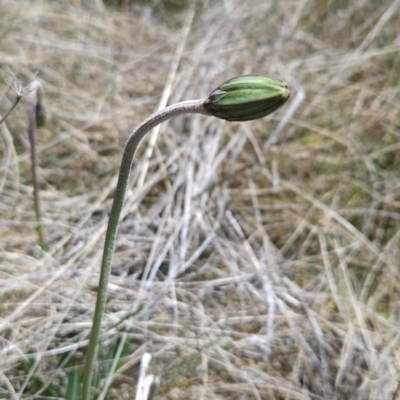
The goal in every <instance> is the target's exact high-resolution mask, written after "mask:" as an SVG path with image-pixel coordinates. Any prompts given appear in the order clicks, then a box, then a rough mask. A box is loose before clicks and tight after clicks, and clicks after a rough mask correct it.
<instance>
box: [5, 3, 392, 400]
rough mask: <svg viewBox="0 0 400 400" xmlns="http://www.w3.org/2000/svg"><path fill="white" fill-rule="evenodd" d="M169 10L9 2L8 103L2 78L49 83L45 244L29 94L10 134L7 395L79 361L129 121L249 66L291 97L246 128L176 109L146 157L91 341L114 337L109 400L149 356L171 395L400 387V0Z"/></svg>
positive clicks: (29, 392) (253, 395)
mask: <svg viewBox="0 0 400 400" xmlns="http://www.w3.org/2000/svg"><path fill="white" fill-rule="evenodd" d="M169 3H171V2H169ZM169 3H168V2H162V1H158V2H153V4H156V5H154V7H151V6H149V5H146V4H145V3H144V2H139V3H137V2H135V3H134V6H133V7H132V12H130V13H128V12H127V11H125V12H118V11H107V12H104V13H96V12H94V11H88V10H86V9H85V8H84V7H78V6H74V5H73V4H70V3H68V2H67V1H57V2H56V1H51V2H46V1H37V2H23V1H14V0H2V1H1V3H0V15H1V17H0V78H1V82H3V83H0V114H3V113H4V112H5V111H6V110H7V108H8V107H9V106H10V105H11V103H12V101H13V96H14V95H13V93H12V91H11V90H10V88H9V87H8V86H7V85H6V84H5V82H4V78H9V77H10V70H11V71H12V72H13V73H14V74H15V75H17V76H18V77H19V78H20V79H23V80H25V81H28V80H30V78H31V77H32V74H33V73H34V72H37V71H38V72H39V77H40V79H41V81H42V82H43V85H44V88H45V96H46V105H47V111H48V120H47V124H46V126H45V127H44V128H43V129H41V130H39V132H38V133H39V143H38V151H39V159H40V172H39V174H40V184H41V199H42V212H43V221H44V226H45V235H46V240H47V243H48V244H49V246H50V253H49V254H43V253H41V251H40V249H39V248H38V245H37V238H36V231H35V222H34V221H35V218H34V208H33V198H32V186H31V181H30V179H31V178H30V177H31V173H30V161H29V148H28V147H27V138H26V123H27V122H26V111H25V107H26V103H24V101H21V103H20V105H19V106H18V107H17V109H16V110H14V112H13V113H12V114H11V115H10V117H9V118H8V120H7V121H6V124H3V125H2V126H0V133H1V136H2V141H1V143H0V156H1V158H0V168H1V174H0V190H1V191H0V227H1V240H0V317H1V319H0V398H7V399H18V398H20V397H23V398H32V399H33V398H35V399H38V398H40V399H42V398H43V399H44V398H46V399H47V398H63V396H64V393H65V386H66V376H67V373H68V371H69V370H71V368H72V367H73V366H74V365H80V364H81V363H82V354H83V350H84V347H85V345H86V344H87V337H88V332H89V329H90V324H91V318H92V314H93V309H94V302H95V296H96V286H97V281H98V276H99V264H100V257H101V252H102V244H103V233H104V231H105V227H106V224H107V213H108V211H109V209H110V205H111V199H112V197H113V194H114V188H115V183H116V181H115V176H116V173H117V171H118V167H119V162H120V158H121V153H122V149H123V146H124V143H125V140H126V138H127V136H128V135H129V133H130V131H131V130H132V128H133V127H134V126H136V125H137V124H138V123H139V122H140V121H141V120H143V119H144V118H145V117H147V116H148V115H149V114H150V113H151V112H152V111H154V110H155V109H156V108H157V104H158V102H159V100H160V99H161V98H162V96H163V93H164V97H163V98H164V100H166V101H167V102H168V103H173V102H176V101H179V100H182V99H193V98H200V97H204V96H205V95H207V94H208V93H209V91H210V90H211V89H213V88H214V86H216V85H217V84H219V83H221V82H222V81H223V80H225V79H227V78H229V77H232V76H236V75H240V74H247V73H262V74H268V75H272V76H275V77H278V78H282V79H285V80H287V81H288V82H289V83H290V85H291V88H292V92H293V96H292V100H291V102H289V104H288V106H285V107H284V108H283V109H282V110H280V111H278V112H277V113H276V114H274V115H273V117H272V118H267V119H264V120H261V121H255V122H252V123H245V124H240V123H231V124H229V123H226V122H223V121H219V120H216V119H212V118H206V117H203V116H191V117H185V118H183V117H181V118H177V119H175V120H172V121H171V122H169V123H165V124H163V126H162V127H161V129H160V132H159V134H158V138H157V141H156V143H155V144H154V145H153V144H152V142H151V140H150V141H148V140H146V141H145V143H144V144H143V145H142V146H141V148H140V150H139V153H138V155H137V157H136V162H135V165H134V167H133V174H132V175H133V177H132V190H131V192H130V194H129V196H128V199H127V202H126V205H125V209H124V215H125V217H124V220H123V223H122V226H121V230H120V233H119V236H118V242H117V248H116V255H115V261H114V267H113V273H112V276H111V280H110V287H109V295H110V300H109V304H108V308H107V312H106V316H105V320H104V330H103V332H104V334H103V336H102V338H101V340H102V350H101V354H100V357H99V358H100V361H99V362H100V364H99V375H100V374H101V371H103V370H104V371H110V370H109V369H107V366H109V365H110V362H111V359H112V357H113V354H114V353H113V352H115V351H116V349H117V348H118V346H123V349H124V350H123V351H122V353H121V354H122V356H121V359H120V360H119V363H118V364H117V366H116V369H115V370H114V372H113V375H112V376H111V375H110V376H107V373H109V374H111V372H105V373H104V376H105V378H104V379H106V378H109V380H111V381H112V389H111V391H110V392H109V396H110V397H109V398H111V399H131V398H133V396H134V391H135V384H136V379H137V374H138V363H139V360H140V357H141V355H142V354H143V352H144V351H148V352H150V353H151V354H152V355H153V362H152V364H151V370H150V372H151V373H154V374H157V375H158V376H159V377H160V379H161V389H160V394H159V397H158V398H163V399H171V400H172V399H174V400H175V399H231V400H233V399H235V400H236V399H238V400H239V399H271V400H272V399H282V400H283V399H285V400H291V399H293V400H294V399H299V400H300V399H322V398H323V399H333V398H334V399H338V400H339V399H388V400H389V399H390V400H392V399H395V398H400V393H399V390H398V382H399V378H400V363H399V361H400V348H399V333H400V330H399V329H400V326H399V316H400V302H399V290H400V284H399V282H400V280H399V275H400V272H399V261H398V260H399V256H400V254H399V240H400V234H399V232H400V231H399V227H400V199H399V197H400V179H399V172H398V171H399V169H400V158H399V156H398V151H399V148H400V145H399V143H400V129H399V127H400V98H399V94H398V93H399V92H400V84H399V82H400V68H399V63H400V55H399V50H400V36H399V30H398V27H399V26H400V1H399V0H386V1H373V0H366V1H365V0H352V1H348V2H347V1H317V0H299V1H289V0H284V1H279V2H278V1H272V0H265V1H257V0H247V1H244V0H225V1H222V0H220V1H209V2H203V4H202V6H201V7H199V8H198V9H197V10H196V11H195V13H194V16H193V15H192V14H191V12H192V11H191V7H182V8H179V7H177V8H173V7H172V5H171V4H169ZM175 3H176V2H175ZM192 17H193V18H192ZM185 23H186V25H185ZM174 63H176V65H177V67H178V68H177V71H176V74H174V73H173V72H174V67H173V65H174ZM171 71H172V72H171ZM303 91H304V93H305V99H304V101H302V102H301V101H297V100H299V99H300V100H301V93H303ZM299 93H300V94H299ZM296 96H297V97H296ZM299 96H300V97H299ZM296 99H297V100H296ZM296 102H297V107H296V104H295V103H296ZM291 106H292V107H294V108H293V111H294V114H293V113H291ZM280 121H283V122H282V123H281V124H280V125H279V122H280ZM278 126H279V129H278V130H277V127H278ZM272 132H275V134H274V137H275V138H276V139H277V142H275V143H271V141H268V137H269V135H270V134H271V133H272ZM154 138H155V137H154ZM149 146H151V149H152V151H149V150H148V149H149ZM146 151H147V152H148V154H151V158H149V159H148V162H147V169H146V172H145V173H143V172H141V171H142V168H143V165H144V163H145V162H146V155H145V153H146ZM143 270H144V271H145V272H144V274H142V271H143ZM144 278H147V279H146V280H145V279H144ZM139 305H140V307H139V312H138V313H137V314H136V315H132V314H134V313H135V310H137V308H138V306H139ZM120 349H121V347H120ZM57 388H58V393H56V392H54V391H56V389H57ZM50 389H51V390H53V392H51V390H50ZM396 396H397V397H396Z"/></svg>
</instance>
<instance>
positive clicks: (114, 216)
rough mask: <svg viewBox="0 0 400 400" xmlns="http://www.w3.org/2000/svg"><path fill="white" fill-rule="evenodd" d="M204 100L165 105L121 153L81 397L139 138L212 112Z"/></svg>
mask: <svg viewBox="0 0 400 400" xmlns="http://www.w3.org/2000/svg"><path fill="white" fill-rule="evenodd" d="M204 101H205V99H202V100H190V101H184V102H181V103H177V104H173V105H171V106H169V107H167V108H165V109H164V110H161V111H158V112H156V113H155V114H153V115H152V116H150V117H149V118H147V119H146V120H145V121H144V122H142V123H141V124H140V125H139V126H138V127H137V128H136V129H135V130H134V131H133V132H132V133H131V135H130V137H129V139H128V142H127V144H126V147H125V150H124V154H123V156H122V162H121V167H120V171H119V177H118V183H117V189H116V193H115V197H114V201H113V205H112V208H111V214H110V219H109V222H108V227H107V233H106V238H105V243H104V251H103V259H102V264H101V271H100V280H99V288H98V292H97V299H96V307H95V311H94V317H93V326H92V330H91V333H90V338H89V346H88V349H87V352H86V361H85V366H84V371H83V387H82V400H90V387H91V382H92V374H93V364H94V361H95V358H96V349H97V343H98V340H99V334H100V328H101V321H102V318H103V314H104V310H105V306H106V301H107V287H108V280H109V277H110V271H111V264H112V259H113V254H114V248H115V239H116V235H117V231H118V226H119V219H120V216H121V212H122V207H123V204H124V200H125V194H126V190H127V186H128V182H129V177H130V173H131V168H132V162H133V156H134V155H135V152H136V149H137V147H138V145H139V143H140V141H141V140H142V139H143V137H144V136H145V135H146V133H147V132H149V131H150V130H151V129H152V128H154V127H155V126H157V125H159V124H161V123H162V122H164V121H166V120H168V119H170V118H172V117H175V116H178V115H182V114H205V115H210V114H209V113H208V112H207V111H206V110H205V109H204V107H203V103H204Z"/></svg>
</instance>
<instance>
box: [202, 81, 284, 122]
mask: <svg viewBox="0 0 400 400" xmlns="http://www.w3.org/2000/svg"><path fill="white" fill-rule="evenodd" d="M289 96H290V92H289V90H288V85H287V83H286V82H284V81H280V80H276V79H272V78H267V77H266V76H255V75H245V76H239V77H237V78H233V79H230V80H229V81H226V82H224V83H223V84H222V85H221V86H219V87H218V88H217V89H215V90H214V91H213V92H211V94H210V95H209V96H208V98H207V99H206V100H205V102H204V108H205V109H206V110H207V112H208V113H210V114H211V115H213V116H214V117H218V118H222V119H226V120H227V121H250V120H252V119H257V118H262V117H265V116H266V115H268V114H271V113H272V112H274V111H275V110H277V109H278V108H279V107H280V106H281V105H283V104H284V103H285V102H286V100H287V99H288V98H289Z"/></svg>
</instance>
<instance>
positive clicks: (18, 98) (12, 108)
mask: <svg viewBox="0 0 400 400" xmlns="http://www.w3.org/2000/svg"><path fill="white" fill-rule="evenodd" d="M21 98H22V95H21V96H20V95H17V97H16V98H15V100H14V103H12V106H11V108H10V109H9V110H8V112H7V113H6V115H5V116H4V117H3V118H2V119H1V120H0V125H1V124H2V123H3V122H4V121H5V120H6V118H7V117H8V116H9V115H10V114H11V112H12V110H14V108H15V107H16V106H17V104H18V103H19V101H20V100H21Z"/></svg>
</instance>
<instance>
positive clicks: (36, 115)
mask: <svg viewBox="0 0 400 400" xmlns="http://www.w3.org/2000/svg"><path fill="white" fill-rule="evenodd" d="M32 86H33V90H32V91H31V92H30V93H29V95H28V100H29V108H28V137H29V142H30V145H31V163H32V185H33V203H34V208H35V215H36V224H37V225H36V230H37V233H38V239H39V246H40V247H41V248H42V250H43V251H48V249H49V248H48V246H47V244H46V241H45V239H44V234H43V227H42V213H41V209H40V198H39V190H40V189H39V180H38V174H37V170H38V159H37V154H36V136H37V135H36V127H37V126H38V125H39V126H40V125H42V124H43V121H42V120H41V119H43V118H44V107H43V88H42V85H41V84H40V83H39V81H34V82H33V83H32ZM38 110H40V112H38ZM38 122H39V123H38Z"/></svg>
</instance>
